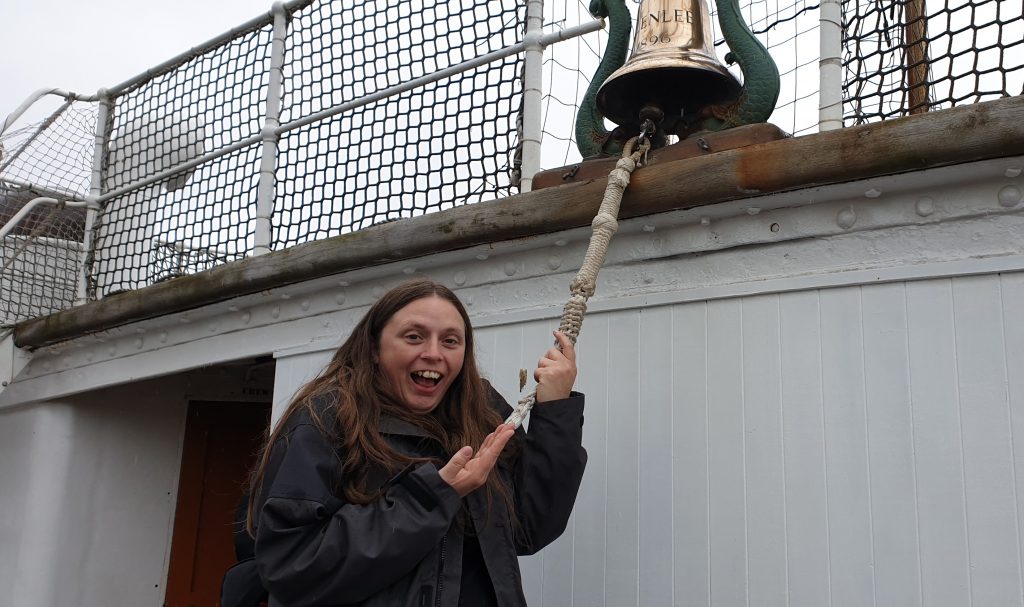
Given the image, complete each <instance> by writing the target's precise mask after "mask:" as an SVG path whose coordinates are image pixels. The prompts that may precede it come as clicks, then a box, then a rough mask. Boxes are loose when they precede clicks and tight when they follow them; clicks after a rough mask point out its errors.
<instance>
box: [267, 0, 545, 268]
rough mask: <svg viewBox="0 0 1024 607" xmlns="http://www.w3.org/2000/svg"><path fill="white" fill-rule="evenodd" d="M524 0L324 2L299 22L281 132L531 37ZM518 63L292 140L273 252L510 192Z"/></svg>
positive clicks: (372, 107) (284, 163) (302, 131)
mask: <svg viewBox="0 0 1024 607" xmlns="http://www.w3.org/2000/svg"><path fill="white" fill-rule="evenodd" d="M524 10H525V9H524V7H523V6H522V5H521V2H519V1H518V0H490V1H486V0H479V1H477V2H475V3H455V2H447V1H446V0H405V1H402V2H391V3H388V5H386V6H384V5H379V4H375V3H342V2H324V3H316V4H313V5H311V6H310V7H308V8H306V9H304V10H302V11H299V12H297V13H296V14H295V15H294V17H293V20H292V23H291V28H290V31H289V39H288V53H287V55H286V57H287V61H286V64H285V92H284V96H283V107H284V111H283V112H282V122H287V121H289V120H294V119H296V118H300V117H302V116H308V115H310V114H313V113H316V112H318V111H320V110H323V109H326V108H329V107H331V106H333V105H337V104H341V103H346V102H349V101H352V100H355V99H359V98H361V97H364V96H367V95H372V94H374V93H377V92H379V91H383V90H385V89H387V88H389V87H393V86H397V85H400V84H403V83H405V82H408V81H410V80H412V79H415V78H419V77H421V76H425V75H427V74H431V73H434V72H437V71H440V70H444V69H446V68H448V67H451V66H454V65H457V64H458V63H460V62H463V61H468V60H470V59H473V58H475V57H478V56H480V55H483V54H486V53H489V52H491V51H496V50H499V49H500V48H502V47H504V46H508V45H511V44H515V43H516V42H517V41H518V40H519V39H520V38H521V36H522V33H521V23H522V22H523V20H524ZM520 63H521V60H520V57H519V56H517V55H514V56H511V57H508V58H506V59H504V60H500V61H496V62H493V63H490V64H488V65H485V66H482V67H479V68H475V69H472V70H470V71H467V72H463V73H461V74H458V75H454V76H450V77H448V78H444V79H441V80H438V81H436V82H434V83H431V84H427V85H426V86H423V87H422V88H417V89H415V90H413V91H409V92H406V93H402V94H399V95H396V96H391V97H387V98H385V99H382V100H380V101H377V102H374V103H371V104H369V105H364V106H362V107H359V108H357V109H354V110H351V111H347V112H344V113H341V114H337V115H335V116H332V117H330V118H327V119H325V120H322V121H319V122H316V123H313V124H310V125H308V126H305V127H302V128H299V129H296V130H294V131H290V132H287V133H285V134H284V135H283V136H282V138H281V141H280V155H279V158H278V171H277V177H278V182H277V199H276V202H275V210H274V218H273V225H274V234H273V243H274V245H273V246H274V248H276V249H279V248H284V247H288V246H292V245H295V244H298V243H301V242H305V241H308V240H314V239H320V238H326V237H330V236H334V235H337V234H341V233H344V232H349V231H352V230H358V229H360V228H365V227H367V226H370V225H373V224H375V223H380V222H384V221H390V220H394V219H400V218H403V217H412V216H415V215H422V214H424V213H428V212H431V211H438V210H442V209H447V208H451V207H455V206H459V205H463V204H468V203H471V202H478V201H480V200H487V199H493V198H498V197H502V196H508V195H511V194H513V193H514V186H513V183H512V176H511V170H512V156H513V154H514V151H515V145H516V142H517V135H516V124H515V123H516V117H517V115H518V113H519V103H520V102H519V99H520V96H521V83H520V79H519V74H520V69H521V65H520Z"/></svg>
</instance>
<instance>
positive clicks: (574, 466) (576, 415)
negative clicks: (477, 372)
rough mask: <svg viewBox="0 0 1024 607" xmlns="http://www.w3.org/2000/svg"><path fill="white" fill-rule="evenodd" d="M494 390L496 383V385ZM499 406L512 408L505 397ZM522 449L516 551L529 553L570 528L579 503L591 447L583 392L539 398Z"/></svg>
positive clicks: (517, 463)
mask: <svg viewBox="0 0 1024 607" xmlns="http://www.w3.org/2000/svg"><path fill="white" fill-rule="evenodd" d="M492 391H493V388H492ZM491 398H492V401H493V399H495V398H496V399H498V400H499V401H500V402H499V403H497V406H498V408H499V411H501V412H503V413H505V414H506V415H507V413H510V412H511V407H510V406H509V405H508V404H507V403H505V401H504V399H502V397H501V396H500V395H499V394H498V393H497V392H493V394H492V396H491ZM516 435H517V438H518V443H519V446H520V448H519V452H518V453H517V454H516V457H515V458H514V460H513V463H512V471H511V472H512V481H513V498H514V500H515V508H516V512H515V515H516V518H517V519H518V522H519V525H518V526H517V527H516V533H515V538H516V552H517V553H518V554H519V555H529V554H533V553H535V552H537V551H538V550H540V549H541V548H543V547H545V546H547V545H548V544H550V543H551V542H553V541H555V540H556V539H557V538H558V536H560V535H562V532H563V531H565V527H566V525H567V524H568V523H569V516H570V515H571V514H572V509H573V506H574V505H575V503H576V495H577V493H579V489H580V483H581V482H582V480H583V471H584V469H585V468H586V465H587V451H586V450H585V449H584V448H583V395H582V394H580V393H579V392H573V393H572V394H570V395H569V398H565V399H561V400H555V401H550V402H545V403H537V404H536V405H535V406H534V407H533V409H531V410H530V423H529V431H525V432H524V431H523V429H522V427H520V428H519V429H518V430H517V431H516Z"/></svg>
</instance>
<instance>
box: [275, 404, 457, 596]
mask: <svg viewBox="0 0 1024 607" xmlns="http://www.w3.org/2000/svg"><path fill="white" fill-rule="evenodd" d="M338 470H339V462H338V457H337V454H336V453H335V451H334V449H333V447H332V446H331V445H330V444H328V441H327V439H325V438H324V436H323V435H322V434H321V432H320V431H319V430H318V429H317V428H316V427H314V426H312V425H309V424H301V425H298V426H296V427H294V428H292V429H291V430H290V431H289V432H288V433H287V434H285V435H284V437H283V438H281V439H279V440H278V442H277V443H276V444H275V445H274V447H273V449H272V451H271V457H270V461H269V463H268V468H267V472H266V476H265V479H264V485H263V486H264V489H263V491H262V492H261V500H262V502H261V506H260V510H259V515H258V521H257V531H256V563H257V567H258V568H259V572H260V576H261V577H262V578H263V581H264V584H265V585H266V587H267V590H268V591H269V592H270V595H271V596H272V597H274V598H275V599H277V600H279V601H281V602H283V604H286V605H289V606H296V607H298V606H302V605H314V604H323V603H329V604H339V603H351V602H358V601H361V600H364V599H366V598H367V597H369V596H371V595H373V594H375V593H377V592H380V591H381V590H383V589H385V588H387V587H388V586H390V585H391V584H394V583H395V582H396V581H398V580H399V579H400V578H401V577H402V576H404V575H405V574H407V573H408V572H410V571H411V570H412V569H414V568H415V567H416V565H417V564H418V563H419V562H420V561H421V560H422V559H423V558H424V557H426V556H427V555H428V554H429V553H430V552H431V551H432V550H434V549H435V548H436V547H437V545H438V544H439V543H440V542H441V539H442V538H443V537H444V535H445V532H446V531H447V530H448V528H449V526H450V525H451V522H452V520H453V519H454V517H455V514H456V513H457V512H458V510H459V508H460V504H461V502H460V498H459V495H458V493H456V492H455V490H454V489H452V488H451V487H450V486H449V485H448V484H447V483H445V482H444V481H443V480H442V479H441V477H440V476H439V475H438V473H437V468H436V467H435V466H433V465H432V464H421V465H419V466H418V467H416V468H412V467H410V468H407V469H406V470H405V471H403V473H402V474H400V475H399V476H397V477H396V478H395V479H392V481H391V482H390V483H389V485H388V487H387V489H386V490H385V492H384V494H383V495H382V496H380V497H378V498H377V500H375V501H374V502H371V503H369V504H365V505H357V504H349V503H344V502H343V501H342V500H340V499H339V498H338V497H336V496H335V495H334V493H333V492H332V491H331V488H332V487H334V486H335V479H337V478H338Z"/></svg>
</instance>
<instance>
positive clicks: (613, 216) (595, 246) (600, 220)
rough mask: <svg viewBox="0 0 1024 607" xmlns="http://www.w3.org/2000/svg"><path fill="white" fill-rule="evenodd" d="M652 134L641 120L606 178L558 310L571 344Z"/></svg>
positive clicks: (515, 421)
mask: <svg viewBox="0 0 1024 607" xmlns="http://www.w3.org/2000/svg"><path fill="white" fill-rule="evenodd" d="M653 132H654V123H653V122H651V121H650V120H645V121H644V125H643V131H642V132H641V133H640V135H638V136H637V137H633V138H632V139H630V140H629V141H628V142H626V145H625V147H624V148H623V151H622V158H620V159H619V161H618V162H617V163H615V168H614V169H613V170H612V172H611V173H610V174H609V175H608V187H607V188H606V189H605V191H604V198H603V199H602V200H601V208H600V209H598V211H597V215H595V216H594V221H593V222H592V223H591V228H592V230H593V231H592V232H591V236H590V244H588V245H587V253H586V255H585V256H584V257H583V265H582V266H581V267H580V269H579V272H577V273H576V278H574V279H573V281H572V284H571V285H570V287H569V292H570V293H571V295H570V297H569V301H567V302H566V304H565V308H563V310H562V319H561V322H560V323H559V325H558V330H559V331H561V332H562V334H563V335H565V336H566V337H568V338H569V341H571V342H572V343H573V344H575V343H576V338H577V337H579V334H580V330H581V329H582V327H583V315H584V314H586V312H587V300H588V299H590V297H591V296H592V295H593V294H594V291H595V290H596V289H597V273H598V272H599V271H600V270H601V266H602V265H603V264H604V257H605V254H606V253H607V252H608V243H609V242H611V238H612V235H614V234H615V231H616V230H617V229H618V227H619V224H618V220H617V217H618V216H619V205H620V204H621V203H622V194H623V192H625V190H626V186H627V185H629V178H630V175H632V173H633V171H634V170H635V169H636V168H637V166H638V165H640V164H641V159H645V158H646V157H647V152H648V150H650V149H651V141H650V139H649V135H650V134H651V133H653ZM536 402H537V389H536V388H534V389H533V391H531V392H530V393H529V394H527V395H526V396H524V397H523V398H522V399H520V401H519V403H518V404H517V405H516V406H515V408H514V409H513V410H512V414H511V415H509V416H508V418H507V419H505V423H506V424H512V425H513V426H515V427H516V428H518V427H519V426H521V425H522V424H523V421H524V420H525V419H526V416H527V415H529V414H530V409H532V408H533V405H534V404H535V403H536Z"/></svg>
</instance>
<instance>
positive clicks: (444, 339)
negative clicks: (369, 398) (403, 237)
mask: <svg viewBox="0 0 1024 607" xmlns="http://www.w3.org/2000/svg"><path fill="white" fill-rule="evenodd" d="M465 356H466V325H465V323H464V322H462V316H460V315H459V311H458V310H457V309H455V306H453V305H452V304H451V303H450V302H448V301H447V300H445V299H442V298H440V297H438V296H436V295H433V296H430V297H424V298H421V299H417V300H415V301H413V302H411V303H410V304H408V305H406V306H405V307H404V308H402V309H400V310H399V311H398V312H396V313H395V315H394V316H392V317H391V319H390V320H388V322H387V324H385V325H384V328H383V329H382V330H381V333H380V344H379V350H378V360H377V364H378V365H380V369H381V371H383V372H384V376H385V377H386V378H387V380H388V383H390V385H391V387H392V389H393V390H394V392H395V394H396V395H397V396H398V397H399V399H401V402H402V404H404V405H405V406H406V407H408V408H409V409H410V410H411V411H414V412H416V413H429V412H431V411H433V410H434V408H435V407H437V405H438V403H440V402H441V399H442V398H444V395H445V393H447V392H448V388H449V386H451V384H452V382H453V381H455V378H456V377H457V376H458V374H459V371H461V370H462V362H463V360H464V359H465Z"/></svg>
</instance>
